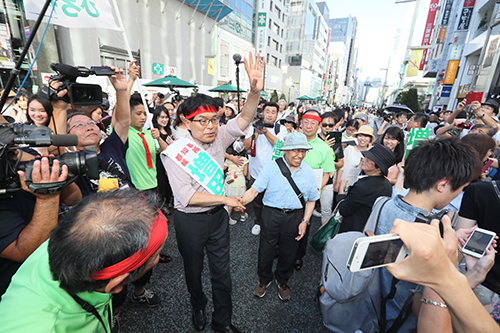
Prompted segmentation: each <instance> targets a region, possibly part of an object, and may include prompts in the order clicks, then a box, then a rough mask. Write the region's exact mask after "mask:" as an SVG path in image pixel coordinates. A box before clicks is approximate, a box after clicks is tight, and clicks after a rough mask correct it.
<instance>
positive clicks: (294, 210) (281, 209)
mask: <svg viewBox="0 0 500 333" xmlns="http://www.w3.org/2000/svg"><path fill="white" fill-rule="evenodd" d="M266 207H268V208H271V209H274V210H277V211H280V212H282V213H284V214H289V213H293V212H296V211H298V210H302V208H299V209H288V208H276V207H270V206H266Z"/></svg>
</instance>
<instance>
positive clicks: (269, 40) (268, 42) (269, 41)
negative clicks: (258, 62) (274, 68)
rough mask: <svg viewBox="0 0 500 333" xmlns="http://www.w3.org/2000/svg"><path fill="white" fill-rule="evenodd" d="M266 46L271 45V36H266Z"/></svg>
mask: <svg viewBox="0 0 500 333" xmlns="http://www.w3.org/2000/svg"><path fill="white" fill-rule="evenodd" d="M267 46H271V37H267Z"/></svg>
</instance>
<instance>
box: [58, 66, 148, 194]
mask: <svg viewBox="0 0 500 333" xmlns="http://www.w3.org/2000/svg"><path fill="white" fill-rule="evenodd" d="M111 68H112V69H113V70H114V71H115V75H112V76H111V77H110V81H111V83H112V85H113V87H114V88H115V90H116V105H115V108H114V112H113V117H112V121H111V125H112V127H113V132H112V133H111V134H110V135H109V136H108V137H107V138H106V140H104V141H103V143H102V144H99V142H100V141H101V131H100V129H99V127H98V126H97V123H96V122H95V121H94V120H92V119H91V118H90V117H88V116H86V115H85V114H83V113H79V112H76V113H73V114H70V115H68V117H67V122H66V123H65V125H66V126H67V131H66V132H67V133H68V134H75V135H76V136H78V145H77V146H76V149H77V150H78V151H80V150H83V149H84V148H85V147H89V146H95V147H96V149H97V154H98V155H97V157H98V159H99V179H98V180H94V179H88V178H87V177H85V176H82V177H79V178H78V179H77V181H76V184H77V185H78V187H79V188H80V191H81V195H82V196H86V195H89V194H90V193H92V192H97V191H98V190H99V191H101V190H102V191H107V190H112V189H116V188H126V187H131V186H132V184H131V182H130V174H129V171H128V168H127V164H126V162H125V153H126V151H127V148H128V143H127V141H128V132H129V126H130V111H129V105H128V104H129V95H128V89H129V87H131V86H132V85H131V84H130V80H135V78H136V77H137V74H138V72H139V67H138V66H135V64H134V62H131V64H130V67H129V71H130V80H129V83H127V80H126V78H125V75H124V73H123V70H122V69H118V68H115V67H111ZM57 104H58V108H57V109H58V110H57V116H59V117H64V116H65V114H66V110H65V108H67V104H66V103H65V102H63V101H58V102H57ZM54 114H55V116H56V108H54Z"/></svg>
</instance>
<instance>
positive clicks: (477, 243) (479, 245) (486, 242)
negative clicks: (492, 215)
mask: <svg viewBox="0 0 500 333" xmlns="http://www.w3.org/2000/svg"><path fill="white" fill-rule="evenodd" d="M496 235H497V234H496V233H494V232H493V231H489V230H485V229H481V228H476V229H474V231H473V232H472V235H470V237H469V239H468V240H467V243H465V245H464V247H463V249H462V252H463V253H465V254H468V255H471V256H473V257H476V258H482V257H483V256H484V253H485V252H486V249H487V248H489V247H490V245H491V242H493V240H494V239H495V236H496Z"/></svg>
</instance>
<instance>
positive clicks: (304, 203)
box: [276, 157, 306, 208]
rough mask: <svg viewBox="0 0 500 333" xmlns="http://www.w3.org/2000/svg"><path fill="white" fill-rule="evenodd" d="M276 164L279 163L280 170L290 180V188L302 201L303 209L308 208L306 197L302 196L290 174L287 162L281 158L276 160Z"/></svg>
mask: <svg viewBox="0 0 500 333" xmlns="http://www.w3.org/2000/svg"><path fill="white" fill-rule="evenodd" d="M276 163H278V166H279V168H280V171H281V173H282V174H283V176H285V178H286V179H287V180H288V182H289V183H290V186H292V188H293V190H294V192H295V194H297V197H298V198H299V200H300V203H301V204H302V207H303V208H304V207H305V206H306V201H305V200H304V196H303V195H302V192H300V190H299V188H298V187H297V184H295V182H294V181H293V179H292V174H291V173H290V170H288V168H287V167H286V165H285V162H284V161H283V158H282V157H280V158H278V159H277V160H276Z"/></svg>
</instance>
